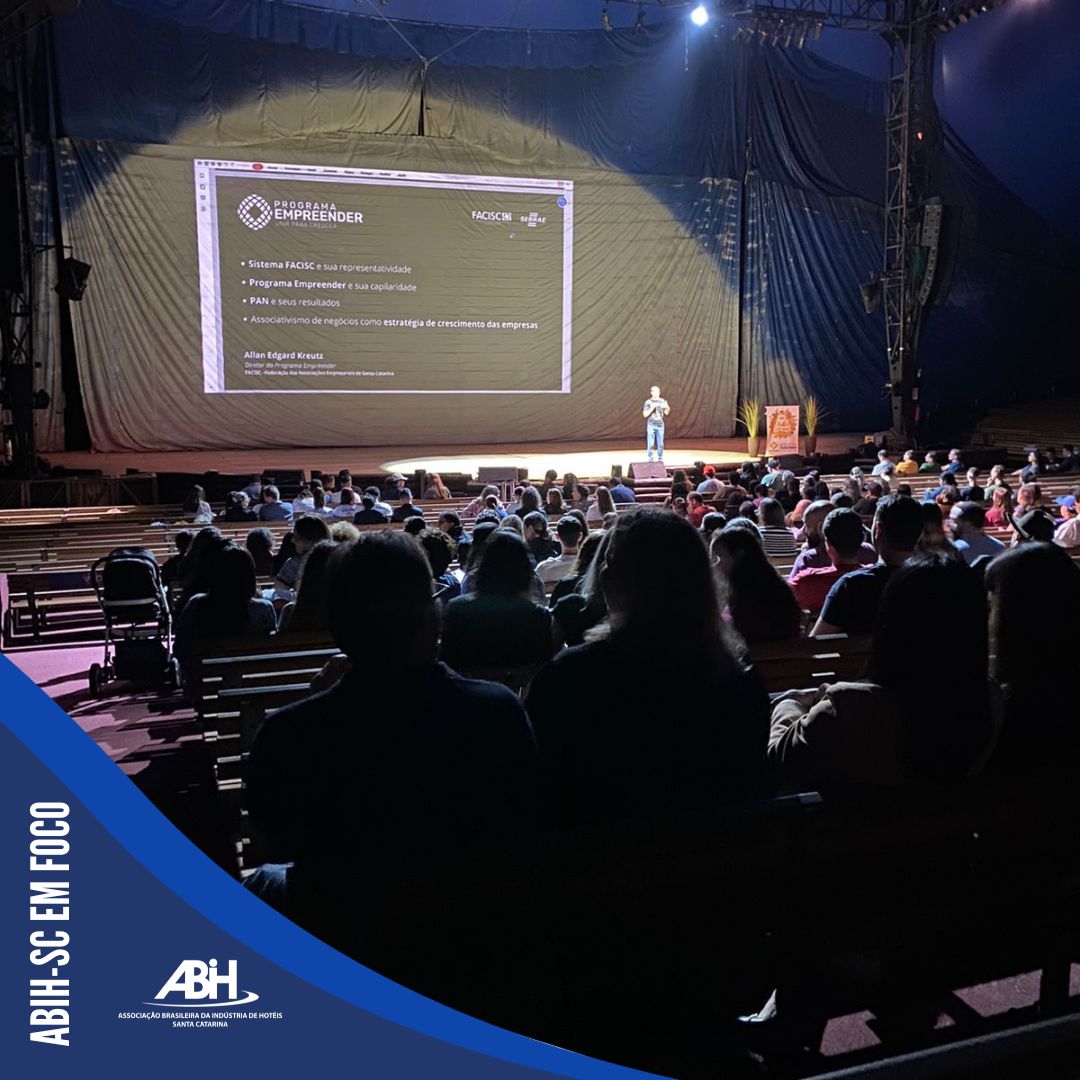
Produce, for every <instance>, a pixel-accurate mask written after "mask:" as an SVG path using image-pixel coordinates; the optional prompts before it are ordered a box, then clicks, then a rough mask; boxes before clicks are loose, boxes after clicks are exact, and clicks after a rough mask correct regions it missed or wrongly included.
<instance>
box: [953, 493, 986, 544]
mask: <svg viewBox="0 0 1080 1080" xmlns="http://www.w3.org/2000/svg"><path fill="white" fill-rule="evenodd" d="M949 520H950V521H951V522H952V527H953V532H954V533H955V535H956V536H958V537H961V538H962V537H964V536H967V535H970V534H971V533H981V532H982V531H983V527H984V526H985V525H986V510H985V508H984V507H982V506H981V505H980V504H979V503H977V502H961V503H957V504H956V505H955V506H954V507H953V508H952V510H951V512H950V513H949Z"/></svg>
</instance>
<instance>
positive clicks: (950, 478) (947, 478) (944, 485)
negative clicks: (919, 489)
mask: <svg viewBox="0 0 1080 1080" xmlns="http://www.w3.org/2000/svg"><path fill="white" fill-rule="evenodd" d="M959 488H960V485H959V484H958V483H957V480H956V474H955V473H951V472H943V473H942V474H941V483H940V484H937V485H936V486H934V487H930V488H927V489H926V491H924V492H923V497H922V501H923V502H924V503H932V502H934V500H935V499H937V497H938V496H939V495H941V494H943V493H944V492H946V491H949V490H952V491H953V492H956V491H958V490H959Z"/></svg>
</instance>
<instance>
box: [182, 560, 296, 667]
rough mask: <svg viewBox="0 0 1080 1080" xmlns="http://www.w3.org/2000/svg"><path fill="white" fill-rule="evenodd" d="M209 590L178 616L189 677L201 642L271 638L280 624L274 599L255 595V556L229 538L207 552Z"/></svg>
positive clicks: (199, 595)
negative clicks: (275, 611)
mask: <svg viewBox="0 0 1080 1080" xmlns="http://www.w3.org/2000/svg"><path fill="white" fill-rule="evenodd" d="M205 564H206V573H205V585H206V588H205V591H204V592H198V593H196V594H195V595H194V596H192V598H191V599H190V600H189V601H188V602H187V603H186V604H185V605H184V609H183V611H181V612H180V614H179V616H178V617H177V620H176V636H175V639H174V645H173V648H174V651H175V653H176V656H177V659H178V660H179V661H180V666H181V668H182V669H183V671H184V673H185V678H186V679H190V678H191V676H192V675H193V674H194V663H195V658H196V656H197V655H198V649H199V643H200V642H202V641H206V640H208V639H212V638H223V637H268V636H269V635H270V634H272V633H273V632H274V630H275V629H276V628H277V616H276V615H275V614H274V606H273V604H271V603H270V601H269V600H263V599H262V598H261V597H259V596H257V595H256V591H257V582H256V580H255V563H254V562H252V559H251V555H250V554H248V552H247V551H246V550H245V549H244V548H242V547H237V546H236V545H235V544H231V543H228V542H226V543H225V545H224V546H223V547H217V548H216V549H211V550H208V551H207V552H206V556H205Z"/></svg>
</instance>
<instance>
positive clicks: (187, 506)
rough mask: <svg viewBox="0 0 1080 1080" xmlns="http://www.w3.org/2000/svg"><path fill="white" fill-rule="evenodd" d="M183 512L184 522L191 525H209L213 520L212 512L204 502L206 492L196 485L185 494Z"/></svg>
mask: <svg viewBox="0 0 1080 1080" xmlns="http://www.w3.org/2000/svg"><path fill="white" fill-rule="evenodd" d="M183 511H184V520H185V521H190V522H191V523H192V524H193V525H209V524H210V523H211V522H212V521H213V520H214V511H213V510H211V509H210V504H209V503H208V502H207V501H206V492H205V491H204V490H203V489H202V488H201V487H200V486H199V485H198V484H195V485H194V487H192V489H191V490H190V491H189V492H188V493H187V498H186V499H184V507H183Z"/></svg>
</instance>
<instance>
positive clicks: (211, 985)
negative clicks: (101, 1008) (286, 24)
mask: <svg viewBox="0 0 1080 1080" xmlns="http://www.w3.org/2000/svg"><path fill="white" fill-rule="evenodd" d="M255 197H256V198H257V197H258V196H255ZM253 227H254V226H253ZM226 971H227V974H225V975H219V974H218V962H217V961H216V960H210V961H209V962H204V961H202V960H181V961H180V965H179V966H178V967H177V969H176V970H175V971H174V972H173V973H172V975H170V976H169V979H168V981H167V982H166V983H165V985H164V986H163V987H162V988H161V989H160V990H159V991H158V992H157V993H156V994H155V995H154V1000H153V1001H144V1002H143V1004H144V1005H158V1006H160V1007H162V1008H166V1009H169V1008H172V1009H184V1008H187V1007H188V1006H189V1005H190V1004H191V1003H192V1002H193V1001H197V1002H200V1003H201V1004H202V1006H203V1007H204V1008H208V1007H210V1008H212V1007H218V1008H221V1007H224V1006H228V1005H246V1004H248V1002H251V1001H258V1000H259V995H258V994H253V993H252V992H251V991H250V990H247V991H244V995H243V997H241V996H240V991H239V990H238V989H237V978H236V961H235V960H230V961H229V962H228V967H227V969H226ZM219 988H224V990H225V993H226V995H227V997H226V998H225V999H224V1000H220V1001H219V1000H218V990H219ZM170 994H182V995H183V998H184V1000H183V1001H182V1002H180V1001H166V1000H165V999H166V998H167V997H169V995H170Z"/></svg>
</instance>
